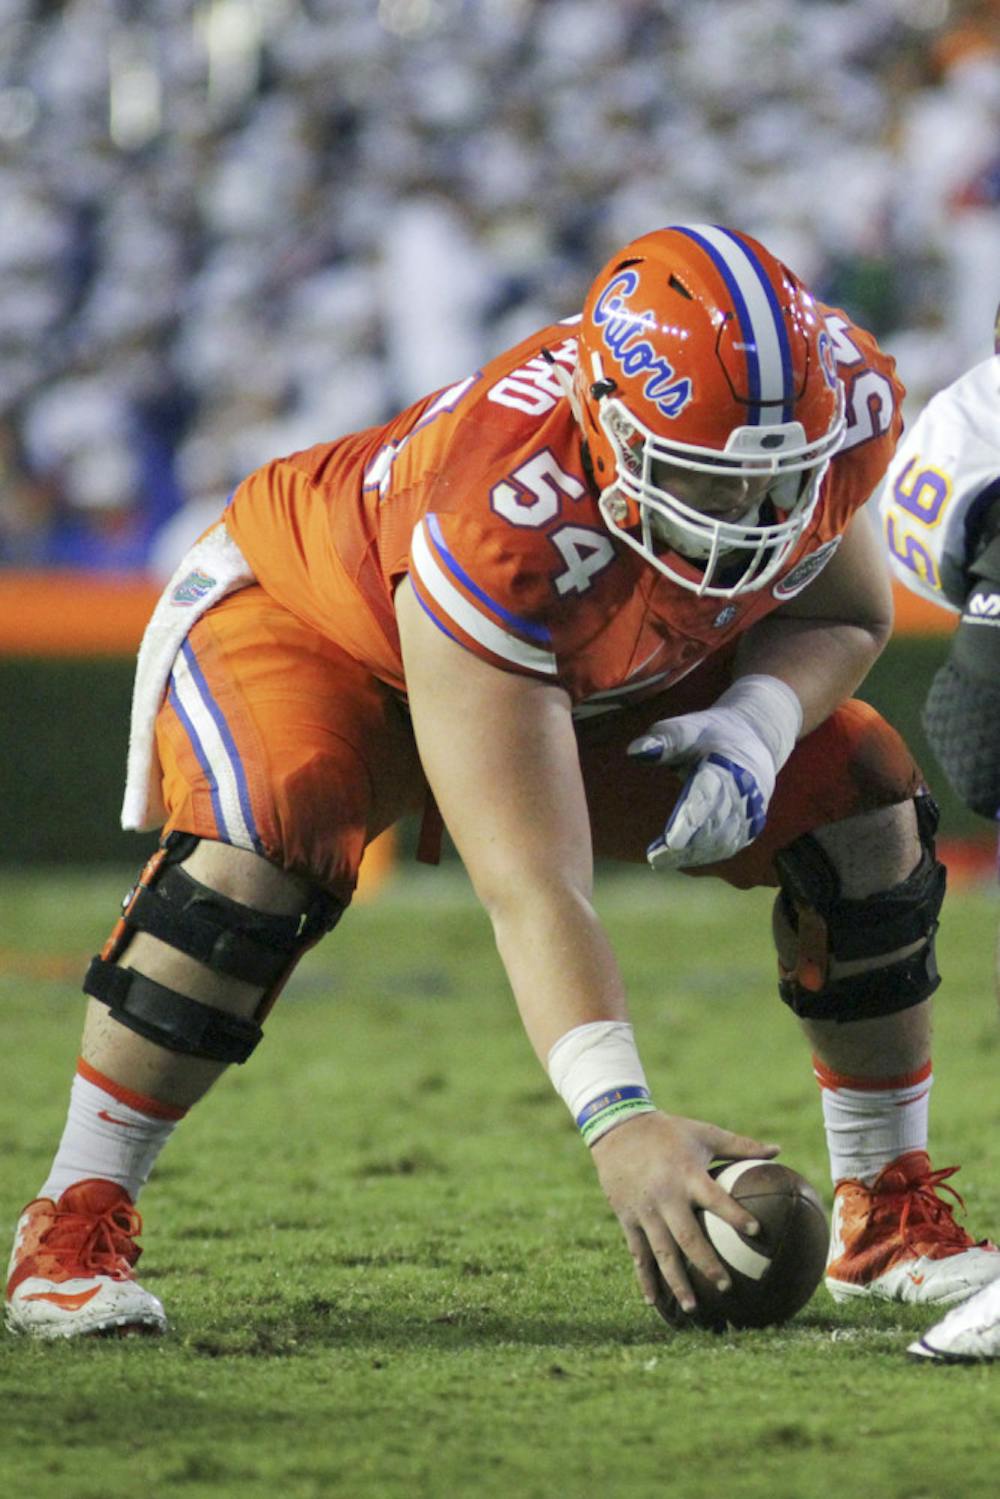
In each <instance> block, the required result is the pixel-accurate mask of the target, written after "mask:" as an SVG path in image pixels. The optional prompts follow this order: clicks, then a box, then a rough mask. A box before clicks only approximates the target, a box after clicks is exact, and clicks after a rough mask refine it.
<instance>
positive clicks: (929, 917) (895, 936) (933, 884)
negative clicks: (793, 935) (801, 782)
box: [775, 796, 946, 1021]
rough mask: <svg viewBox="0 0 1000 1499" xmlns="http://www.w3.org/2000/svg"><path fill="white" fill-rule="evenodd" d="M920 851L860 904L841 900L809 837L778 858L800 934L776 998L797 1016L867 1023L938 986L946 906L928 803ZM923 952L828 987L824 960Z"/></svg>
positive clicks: (920, 803)
mask: <svg viewBox="0 0 1000 1499" xmlns="http://www.w3.org/2000/svg"><path fill="white" fill-rule="evenodd" d="M914 805H915V807H916V811H917V827H918V830H919V833H920V842H921V846H922V851H921V856H920V862H919V864H918V865H917V867H916V868H915V869H914V870H913V872H912V873H911V874H910V875H908V876H907V878H906V879H905V880H901V881H900V883H899V884H898V885H894V886H893V887H892V888H891V889H889V890H882V891H878V892H876V893H875V894H874V895H870V896H867V897H865V898H864V899H863V900H848V899H845V898H844V896H842V895H841V887H840V878H839V876H838V874H837V871H836V868H835V867H834V865H833V862H832V860H831V859H830V858H829V857H828V855H827V854H826V853H825V852H824V850H823V849H822V847H821V846H820V844H819V843H818V842H817V841H816V839H815V838H813V837H812V836H811V835H809V834H808V833H807V834H805V835H804V836H803V837H801V838H798V839H796V841H795V842H794V843H792V844H790V845H789V847H788V848H786V849H783V850H782V851H781V852H780V853H779V854H778V855H776V858H775V863H776V865H777V868H778V875H779V878H780V880H781V894H780V895H779V897H778V901H779V903H780V907H781V911H782V914H783V915H784V917H785V919H786V920H787V921H788V923H789V924H790V925H791V927H792V928H793V930H794V931H796V932H797V933H798V935H799V940H800V944H801V949H802V950H801V951H800V960H799V963H798V965H797V967H796V969H795V970H794V972H787V971H786V970H784V969H783V970H782V973H781V981H780V984H779V992H780V994H781V998H782V999H783V1000H784V1002H785V1004H787V1005H789V1006H791V1008H792V1009H793V1010H794V1011H795V1013H796V1015H800V1016H802V1017H803V1018H804V1019H808V1020H840V1021H849V1020H868V1019H871V1018H873V1017H875V1016H877V1015H891V1014H894V1013H895V1012H896V1011H898V1010H906V1009H909V1008H910V1007H911V1006H912V1005H916V1004H920V1003H921V1001H922V1000H925V999H927V998H928V997H929V996H930V995H931V994H933V993H934V990H935V989H936V988H937V987H938V985H939V984H940V982H941V980H940V976H939V974H938V970H937V962H936V960H935V955H934V934H935V932H936V931H937V928H938V913H939V912H940V910H941V903H942V901H943V900H944V891H945V878H946V877H945V868H944V865H943V864H941V863H939V862H938V860H937V858H936V857H935V852H934V831H935V829H936V827H937V818H938V812H937V807H936V805H935V803H934V802H933V800H932V799H931V798H930V797H929V796H918V797H917V798H916V799H915V803H914ZM920 941H923V942H924V946H923V947H922V948H920V949H919V950H918V951H917V952H915V953H911V954H910V956H909V957H906V958H901V959H898V960H897V961H896V962H892V963H887V964H885V965H884V966H883V967H878V968H872V969H868V970H867V971H866V972H864V973H858V974H854V975H852V976H851V977H848V978H839V979H833V980H831V979H830V978H829V976H828V973H827V965H828V961H829V958H830V957H834V958H838V959H840V960H841V961H842V962H850V961H852V960H854V959H858V958H878V957H881V956H883V955H884V954H887V953H892V952H895V951H896V950H897V949H898V948H900V947H908V946H909V945H910V944H911V943H913V942H920Z"/></svg>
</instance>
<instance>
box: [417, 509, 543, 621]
mask: <svg viewBox="0 0 1000 1499" xmlns="http://www.w3.org/2000/svg"><path fill="white" fill-rule="evenodd" d="M425 520H426V521H427V529H428V531H429V532H430V535H431V538H432V540H433V542H434V550H435V552H436V553H437V555H438V556H439V557H440V559H441V561H442V562H443V563H444V565H445V567H446V568H447V569H448V571H449V572H450V573H451V575H452V577H453V578H457V579H458V581H459V582H460V583H462V584H463V585H464V586H465V587H466V588H467V589H468V590H469V592H470V593H471V594H473V595H474V596H475V597H476V598H477V599H478V600H479V602H480V603H481V604H485V605H486V607H487V609H489V611H490V613H491V614H494V615H496V617H497V618H498V619H502V620H503V621H504V623H505V624H507V625H510V627H511V629H513V630H516V631H517V632H518V634H519V635H527V636H528V638H529V639H530V640H538V641H541V643H542V644H543V645H551V644H552V635H551V633H550V632H549V631H548V630H547V629H545V627H544V626H543V625H538V624H535V622H534V620H530V619H525V618H524V617H523V616H522V615H519V614H512V613H511V612H510V610H509V609H505V608H504V607H503V605H502V604H498V603H497V602H496V600H495V599H491V598H490V596H489V594H488V593H484V591H483V590H482V589H481V588H480V587H479V585H478V584H477V583H474V582H473V580H472V579H471V578H470V577H469V575H468V573H467V572H466V571H465V569H464V568H463V567H462V565H461V563H460V562H458V561H457V559H456V558H455V557H453V556H452V554H451V552H449V550H448V547H447V545H446V543H445V539H444V534H443V533H442V530H441V523H440V521H439V520H438V518H437V516H436V515H427V516H425Z"/></svg>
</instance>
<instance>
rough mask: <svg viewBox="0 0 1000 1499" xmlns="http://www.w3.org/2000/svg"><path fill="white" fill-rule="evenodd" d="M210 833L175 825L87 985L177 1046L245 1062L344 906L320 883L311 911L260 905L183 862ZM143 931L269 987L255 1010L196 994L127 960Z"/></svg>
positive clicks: (133, 1026) (134, 1022) (153, 1035)
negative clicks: (288, 984)
mask: <svg viewBox="0 0 1000 1499" xmlns="http://www.w3.org/2000/svg"><path fill="white" fill-rule="evenodd" d="M199 841H200V840H199V839H198V838H196V837H194V836H193V835H191V834H188V833H171V834H169V835H168V837H167V838H166V839H165V840H164V842H163V844H162V845H161V847H160V848H159V849H157V851H156V853H155V854H154V855H153V857H152V858H151V859H150V860H149V862H148V863H147V865H146V866H145V868H144V869H143V871H142V873H141V874H140V876H139V879H138V880H137V882H136V884H135V885H134V886H133V887H132V889H131V890H130V891H129V893H128V894H127V895H126V897H125V900H124V901H123V902H122V915H121V917H120V919H119V921H118V923H117V925H116V926H115V929H114V931H113V932H112V933H111V936H110V937H109V938H108V940H107V942H106V943H105V945H104V948H103V950H102V952H101V953H100V955H99V956H98V957H96V958H94V959H93V960H92V961H91V964H90V967H89V968H88V970H87V976H86V978H85V979H84V984H83V987H84V992H85V993H87V994H89V995H92V996H93V998H94V999H98V1000H100V1001H101V1002H102V1003H103V1004H106V1005H107V1006H108V1008H109V1009H110V1011H111V1014H112V1015H113V1016H114V1018H115V1019H116V1020H117V1021H119V1022H120V1023H121V1024H122V1025H124V1026H127V1027H128V1029H129V1030H132V1031H135V1032H136V1033H137V1034H138V1035H140V1036H144V1037H145V1038H146V1039H147V1040H148V1041H153V1042H155V1043H156V1045H158V1046H163V1047H166V1048H167V1050H169V1051H177V1052H182V1053H185V1054H186V1055H188V1056H195V1057H204V1058H206V1059H208V1060H210V1061H213V1062H245V1061H246V1059H247V1057H248V1056H249V1055H250V1053H251V1052H252V1051H253V1049H254V1047H255V1046H256V1045H257V1043H258V1042H259V1041H260V1039H261V1036H262V1035H263V1032H262V1030H261V1027H260V1018H262V1017H263V1016H264V1015H266V1013H267V1011H268V1010H269V1009H270V1007H271V1005H272V1004H273V1002H274V1000H275V998H276V997H277V995H278V992H279V991H280V989H281V986H282V984H283V983H284V981H285V979H286V978H287V976H288V975H289V973H290V972H291V970H292V968H293V967H294V965H295V963H296V962H297V960H298V959H299V957H301V955H302V953H304V952H305V951H306V949H307V948H309V947H311V946H312V945H313V944H314V943H315V942H317V941H318V940H319V939H320V937H322V936H323V935H324V933H326V932H328V931H330V930H331V929H332V928H333V927H334V926H335V925H336V923H337V922H338V921H339V919H340V917H341V915H342V914H343V911H344V907H343V906H342V905H341V904H340V903H339V902H338V901H336V900H334V898H333V897H332V896H330V895H327V894H326V893H325V892H323V891H320V890H317V891H316V892H314V894H313V897H312V899H311V901H310V903H309V906H308V908H307V909H306V910H305V911H304V912H303V913H302V914H301V915H294V916H275V915H271V914H268V913H265V912H262V911H255V910H253V909H252V907H250V906H245V905H243V904H241V903H240V902H239V901H235V900H231V899H230V898H229V896H226V895H221V894H219V892H218V891H216V890H212V889H211V888H210V887H209V886H208V885H203V884H201V882H200V881H198V880H196V879H193V878H192V876H191V875H189V874H188V873H187V872H186V870H183V869H181V868H179V867H178V866H179V864H180V861H181V860H182V859H186V858H187V856H188V855H189V854H190V853H191V852H192V851H193V850H194V848H195V847H196V846H197V844H198V842H199ZM136 932H147V933H148V934H149V935H150V936H152V937H158V938H159V940H160V941H161V942H165V943H166V944H167V945H168V946H169V947H173V948H176V949H177V950H178V952H182V953H185V954H186V955H187V956H188V957H190V958H195V959H196V960H197V961H198V962H199V963H204V965H205V966H206V967H207V968H210V969H212V970H213V971H214V972H216V973H221V974H226V975H227V976H228V977H230V978H235V979H240V980H241V981H242V982H243V983H246V984H254V985H257V986H259V987H260V988H262V989H263V991H264V993H263V995H262V997H261V1001H260V1004H259V1005H258V1007H257V1012H256V1014H255V1016H254V1017H253V1018H252V1019H247V1018H245V1017H243V1016H241V1015H231V1014H228V1013H227V1012H226V1011H225V1010H220V1009H217V1008H216V1007H215V1006H214V1005H209V1004H204V1003H202V1002H201V1001H200V1000H196V999H189V998H188V996H187V995H185V994H180V993H178V992H177V990H175V989H170V988H168V987H167V986H166V985H165V984H160V983H157V982H156V981H155V980H154V979H151V978H147V977H146V976H145V974H141V973H136V972H135V970H134V969H131V968H121V967H119V966H118V959H119V958H120V957H121V956H122V954H123V953H124V951H125V948H126V946H127V945H128V943H129V941H130V940H131V938H132V937H133V935H134V934H135V933H136Z"/></svg>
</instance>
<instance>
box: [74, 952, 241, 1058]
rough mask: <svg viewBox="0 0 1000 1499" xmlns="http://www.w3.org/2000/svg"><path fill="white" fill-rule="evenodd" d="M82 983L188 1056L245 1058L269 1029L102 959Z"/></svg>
mask: <svg viewBox="0 0 1000 1499" xmlns="http://www.w3.org/2000/svg"><path fill="white" fill-rule="evenodd" d="M83 987H84V990H85V991H86V993H87V994H90V995H92V996H93V998H94V999H99V1000H101V1002H102V1003H103V1004H106V1005H107V1006H108V1008H109V1009H110V1011H111V1013H112V1015H113V1016H114V1018H115V1019H116V1020H117V1021H119V1022H120V1023H121V1024H122V1025H126V1026H128V1028H129V1030H130V1031H135V1032H136V1033H137V1034H138V1035H140V1036H145V1038H146V1040H147V1041H155V1042H156V1044H157V1046H165V1047H166V1048H167V1050H168V1051H179V1052H183V1053H184V1054H185V1055H186V1056H190V1057H204V1058H206V1060H208V1061H211V1062H245V1061H246V1059H247V1057H248V1056H249V1055H250V1053H251V1052H252V1051H253V1049H254V1047H255V1046H256V1045H257V1043H258V1041H259V1040H260V1039H261V1037H262V1036H263V1034H264V1032H263V1031H262V1030H261V1028H260V1026H259V1025H258V1024H257V1022H256V1021H255V1020H245V1019H243V1017H242V1016H241V1015H229V1014H227V1012H226V1011H225V1010H217V1009H216V1008H215V1006H214V1005H204V1004H202V1003H201V1002H200V1000H197V999H188V997H187V995H186V994H179V993H178V992H177V990H176V989H168V988H167V987H166V985H165V984H158V983H156V982H155V980H153V979H148V978H146V976H145V974H143V973H136V972H135V971H134V969H131V968H118V967H117V966H116V965H115V964H114V963H106V962H103V961H102V960H101V959H100V958H95V959H94V960H93V962H92V963H91V965H90V967H89V968H88V970H87V977H86V979H85V980H84V984H83Z"/></svg>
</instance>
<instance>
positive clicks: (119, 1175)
mask: <svg viewBox="0 0 1000 1499" xmlns="http://www.w3.org/2000/svg"><path fill="white" fill-rule="evenodd" d="M184 1113H185V1110H183V1109H174V1108H170V1107H169V1106H168V1105H166V1104H162V1103H158V1102H157V1101H156V1099H153V1098H145V1097H144V1096H143V1095H142V1094H141V1093H133V1092H132V1091H131V1090H130V1089H128V1088H122V1087H119V1085H118V1084H117V1083H113V1082H111V1080H110V1079H109V1078H106V1077H104V1076H103V1075H102V1074H101V1073H100V1072H97V1071H96V1070H95V1069H94V1068H93V1067H90V1066H89V1065H88V1064H87V1063H86V1062H84V1061H83V1060H82V1059H81V1061H80V1062H79V1063H78V1066H77V1074H76V1076H75V1077H74V1079H73V1087H72V1090H71V1092H70V1101H69V1113H68V1115H67V1118H66V1127H65V1129H64V1130H63V1135H62V1139H61V1140H60V1142H59V1149H58V1150H57V1151H56V1156H55V1160H54V1161H53V1162H52V1167H51V1170H50V1171H49V1174H48V1176H47V1177H46V1180H45V1183H44V1185H43V1186H42V1189H41V1191H40V1192H39V1194H38V1195H39V1197H51V1198H52V1200H53V1202H58V1200H59V1198H60V1197H61V1196H62V1194H63V1193H64V1192H65V1190H66V1188H67V1187H71V1186H72V1185H73V1183H74V1182H78V1181H86V1180H88V1179H89V1178H91V1177H100V1178H101V1179H102V1180H104V1181H113V1182H118V1184H119V1185H120V1186H122V1187H124V1188H125V1190H126V1192H127V1193H128V1195H129V1196H130V1197H131V1199H132V1201H133V1202H134V1201H135V1200H136V1198H137V1197H138V1195H139V1190H140V1188H141V1187H142V1186H143V1185H144V1183H145V1181H146V1179H147V1177H148V1176H149V1173H150V1172H151V1171H152V1169H153V1163H154V1162H155V1160H156V1158H157V1156H158V1155H159V1153H160V1151H161V1150H162V1149H163V1147H164V1145H166V1143H167V1141H168V1140H169V1139H170V1136H171V1135H172V1134H173V1132H174V1129H175V1128H176V1125H177V1122H178V1120H179V1119H182V1118H183V1117H184Z"/></svg>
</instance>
